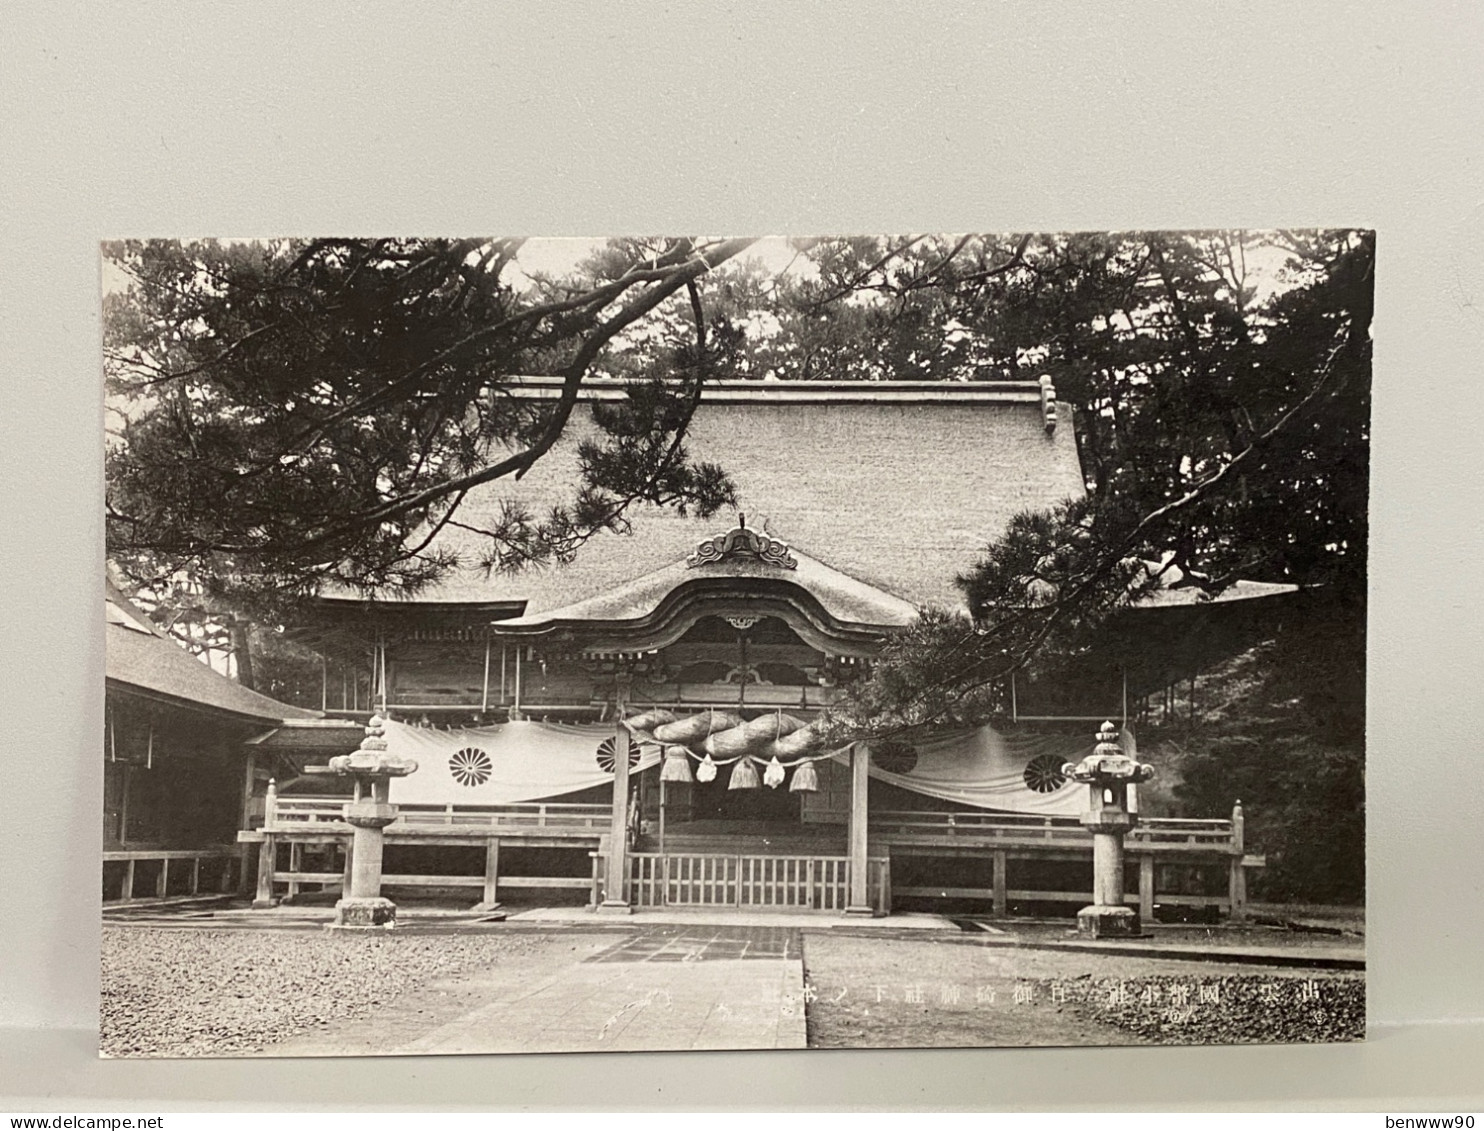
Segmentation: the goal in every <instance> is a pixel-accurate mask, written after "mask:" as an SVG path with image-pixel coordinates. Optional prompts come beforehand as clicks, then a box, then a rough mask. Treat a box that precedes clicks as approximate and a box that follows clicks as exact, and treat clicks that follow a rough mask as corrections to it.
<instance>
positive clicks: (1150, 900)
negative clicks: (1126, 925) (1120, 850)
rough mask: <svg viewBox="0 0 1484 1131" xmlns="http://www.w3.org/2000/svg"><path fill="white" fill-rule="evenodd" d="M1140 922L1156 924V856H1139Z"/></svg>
mask: <svg viewBox="0 0 1484 1131" xmlns="http://www.w3.org/2000/svg"><path fill="white" fill-rule="evenodd" d="M1139 922H1140V923H1145V924H1147V923H1152V922H1154V856H1153V854H1152V853H1149V852H1142V853H1140V854H1139Z"/></svg>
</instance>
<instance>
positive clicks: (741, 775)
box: [236, 378, 1291, 920]
mask: <svg viewBox="0 0 1484 1131" xmlns="http://www.w3.org/2000/svg"><path fill="white" fill-rule="evenodd" d="M560 388H561V385H560V382H559V381H556V380H554V379H543V378H527V379H523V380H521V381H519V382H518V383H517V385H516V387H515V394H514V395H516V396H519V397H526V398H532V399H549V398H554V397H556V396H557V395H558V392H559V390H560ZM622 396H623V392H622V390H621V388H620V387H618V386H617V385H616V384H608V383H604V382H594V383H590V384H588V385H587V386H585V387H584V389H583V390H582V392H581V400H580V403H579V405H578V408H577V410H576V412H575V413H574V416H573V419H572V422H571V423H570V424H569V426H568V429H567V432H566V434H565V435H564V436H563V438H562V440H561V441H560V443H559V445H558V446H557V448H556V449H554V450H553V451H552V452H551V453H550V454H549V455H548V456H546V457H545V458H544V459H542V460H541V461H540V462H539V463H538V464H536V466H535V467H534V468H533V469H532V470H531V472H530V473H529V474H528V475H526V476H525V477H524V478H523V479H521V480H519V481H514V480H500V481H496V482H494V483H490V484H486V485H484V486H483V487H480V488H477V489H476V490H475V491H473V492H471V493H470V495H469V496H468V498H466V499H465V500H464V502H463V504H462V506H461V507H460V508H459V511H458V514H457V523H451V524H448V525H447V526H445V527H444V528H443V529H442V530H441V531H440V532H439V533H438V534H437V537H436V539H435V540H434V542H433V543H432V547H431V548H432V549H436V550H451V551H455V552H457V553H458V554H459V555H460V558H461V560H463V561H464V562H466V563H472V562H475V561H477V560H478V559H479V557H480V555H481V552H482V548H481V545H480V542H481V540H482V537H483V536H482V535H481V534H480V533H479V531H480V530H481V529H487V528H489V527H492V526H493V525H495V524H496V522H498V520H499V517H500V515H501V514H502V513H505V510H506V508H509V507H512V506H513V507H519V508H521V509H522V510H524V511H526V512H527V513H530V514H533V515H536V516H540V515H541V514H542V513H543V511H545V510H546V509H548V508H550V507H551V506H552V505H554V504H556V503H558V502H560V501H562V500H564V499H565V498H566V497H567V494H568V492H570V490H571V485H572V484H573V483H574V482H576V480H577V466H578V464H577V461H578V451H577V448H578V443H579V442H580V441H581V439H582V438H583V437H584V436H587V435H591V434H592V433H593V432H594V430H595V428H596V425H595V424H594V422H593V419H592V406H593V405H594V404H596V403H600V402H603V401H608V400H616V399H618V398H620V397H622ZM686 442H687V446H688V448H689V449H690V452H691V454H692V456H693V458H695V459H698V460H705V461H709V462H714V463H717V464H719V465H720V466H721V467H722V468H723V469H724V470H725V471H726V472H727V473H728V474H729V476H730V477H731V478H732V480H733V482H734V483H735V485H736V488H737V505H736V509H735V511H728V512H726V513H724V514H718V515H716V516H713V517H711V518H706V519H702V518H697V517H695V516H694V515H684V514H681V513H679V512H677V511H675V510H673V509H668V508H665V509H662V508H657V507H650V506H639V507H636V508H634V509H633V511H632V513H631V514H630V515H629V516H628V518H629V526H630V529H629V530H628V531H627V532H625V533H623V534H618V533H609V532H605V533H601V534H599V535H597V536H595V537H594V538H592V539H591V540H590V541H588V542H587V543H586V544H584V545H582V546H581V547H580V548H579V549H578V550H577V552H576V555H575V558H574V559H573V560H572V561H571V562H570V563H566V564H558V565H549V566H536V567H532V568H529V569H527V570H525V571H522V572H519V573H516V574H512V575H505V574H499V573H489V572H486V571H483V570H479V569H474V568H468V567H465V568H459V569H455V570H453V571H451V572H450V573H449V574H448V575H447V576H446V577H445V578H444V579H443V580H442V581H441V582H439V583H438V584H437V585H435V586H433V587H431V588H429V589H427V590H425V591H422V592H420V593H418V594H417V595H416V596H415V597H410V598H402V599H371V598H368V597H366V596H364V595H361V594H355V593H346V592H336V593H325V594H324V595H322V596H321V597H320V598H319V599H318V601H317V603H316V607H315V610H314V613H313V615H312V616H311V617H310V618H309V619H307V620H306V621H305V622H304V623H302V624H298V625H295V626H293V632H294V635H295V636H296V638H297V639H299V640H300V641H302V642H303V643H305V644H307V645H308V646H309V647H311V648H313V649H314V650H315V651H317V652H318V653H319V654H320V655H321V656H322V657H323V667H322V674H323V685H322V694H321V702H320V704H319V707H320V710H319V711H318V712H304V711H294V710H288V711H285V712H283V714H282V716H281V717H279V718H276V719H274V720H272V725H265V726H263V727H262V728H261V729H259V730H257V731H256V732H255V733H252V734H250V735H247V736H246V737H245V739H244V740H242V743H241V747H240V749H241V751H242V754H241V755H240V758H239V760H238V761H237V763H236V772H237V773H239V774H241V775H242V776H241V777H240V778H239V780H240V781H241V782H242V783H243V784H242V795H241V797H240V804H239V809H240V812H241V814H242V820H241V822H240V824H241V827H240V828H239V829H238V830H237V832H236V837H237V840H238V841H239V843H240V844H241V845H243V846H244V848H245V850H246V853H247V855H246V856H245V857H244V859H245V860H246V863H247V865H248V866H247V868H245V869H244V873H243V875H244V877H245V876H246V875H247V874H248V872H249V871H251V872H252V873H254V875H253V878H252V879H251V880H250V881H246V882H249V883H251V885H252V886H253V890H254V892H255V894H256V897H257V901H258V902H259V903H260V904H268V903H272V902H274V901H276V900H278V899H281V898H287V897H295V896H299V895H301V894H303V893H306V892H310V891H318V890H329V891H333V890H335V889H336V888H337V885H339V884H341V883H342V880H343V877H344V876H345V875H346V874H347V868H348V861H347V859H346V855H347V854H346V846H347V845H348V844H349V834H350V830H349V828H348V826H346V825H345V824H344V823H343V820H342V819H341V816H340V812H341V807H342V805H343V803H344V801H345V798H343V797H340V796H338V794H337V793H336V790H337V789H341V788H342V787H340V786H339V785H338V784H337V781H336V780H335V779H333V778H327V777H325V776H316V775H312V774H305V773H304V770H305V769H306V768H307V767H308V766H309V765H310V764H311V763H315V762H322V761H324V758H325V754H326V751H327V750H329V749H330V748H331V747H333V746H335V744H336V743H337V742H338V743H339V744H340V749H341V750H342V751H343V750H347V749H350V748H352V747H354V746H355V744H356V742H357V740H358V739H359V737H360V735H361V734H362V729H361V728H362V727H363V726H364V725H365V724H366V722H367V721H368V720H369V719H370V718H371V717H372V716H373V715H377V716H380V717H381V718H384V719H386V720H387V721H386V723H385V736H386V741H387V745H388V748H389V749H390V750H391V751H392V752H394V753H396V754H399V755H403V756H406V757H409V758H412V759H414V760H415V761H416V762H417V763H418V769H417V771H416V772H414V773H411V774H409V775H408V776H406V777H402V778H398V779H396V780H395V781H393V782H392V783H391V787H390V788H391V794H390V796H391V802H392V803H393V804H395V805H396V806H397V807H398V811H399V815H398V817H397V820H396V822H395V823H394V824H392V825H391V826H389V827H388V828H387V829H386V863H385V874H384V877H383V884H384V886H385V887H386V888H387V889H388V890H389V891H392V892H394V893H395V892H397V891H411V890H421V891H430V890H440V891H450V892H453V893H455V894H457V893H458V892H459V891H461V890H462V891H463V896H464V897H465V898H467V900H468V902H470V903H474V904H477V905H479V906H481V907H486V908H493V907H495V906H497V905H499V904H501V903H503V902H506V901H519V902H529V901H531V900H537V901H555V902H572V903H585V904H587V905H589V906H590V907H592V908H593V909H594V910H595V912H602V911H614V912H623V911H627V910H629V909H634V908H649V907H656V906H688V905H699V906H725V907H734V908H769V909H781V908H788V909H813V910H816V911H820V912H829V913H835V914H851V915H875V916H882V915H888V914H891V913H892V912H893V911H894V910H895V911H900V910H906V909H922V910H939V911H946V912H949V913H956V912H963V913H973V912H975V911H980V912H983V913H986V914H988V913H994V914H999V915H1004V914H1013V913H1016V912H1022V913H1035V914H1044V913H1049V912H1056V911H1058V910H1059V912H1060V913H1067V914H1070V913H1071V912H1073V911H1074V910H1075V909H1076V908H1077V907H1078V906H1079V905H1080V904H1084V903H1087V902H1088V901H1089V899H1090V896H1089V890H1088V889H1089V885H1090V882H1091V881H1090V877H1089V862H1090V860H1091V845H1090V840H1089V837H1088V834H1087V833H1086V831H1085V830H1084V829H1083V828H1082V827H1081V826H1080V825H1079V823H1078V815H1079V814H1080V813H1081V812H1082V810H1083V809H1084V807H1085V805H1086V787H1085V786H1080V785H1078V784H1077V783H1075V782H1070V781H1068V780H1067V778H1066V777H1065V776H1064V774H1063V770H1062V767H1063V766H1064V765H1065V764H1066V763H1068V762H1076V761H1078V760H1079V759H1081V758H1082V757H1083V756H1085V755H1086V754H1088V753H1089V752H1090V751H1091V750H1092V747H1093V745H1094V743H1095V741H1096V737H1095V735H1096V732H1097V730H1098V726H1099V724H1100V723H1102V722H1103V721H1105V720H1107V721H1111V722H1112V723H1113V724H1114V725H1115V726H1116V727H1117V728H1118V729H1119V732H1120V735H1121V739H1120V740H1121V742H1122V743H1123V745H1124V746H1125V747H1126V748H1127V749H1128V751H1129V752H1130V753H1132V752H1133V749H1132V747H1133V744H1134V742H1135V732H1136V730H1137V727H1138V723H1139V718H1140V717H1141V713H1142V712H1143V711H1144V710H1145V708H1146V705H1147V703H1148V702H1149V699H1150V697H1151V696H1159V695H1161V694H1163V693H1165V691H1166V689H1168V688H1169V687H1171V686H1172V685H1173V684H1175V683H1177V682H1178V681H1181V680H1186V679H1189V678H1191V677H1192V676H1194V675H1196V674H1197V673H1198V672H1199V671H1200V670H1201V669H1202V668H1203V667H1207V666H1209V665H1210V664H1211V663H1212V662H1213V661H1215V660H1217V659H1222V658H1225V657H1226V656H1228V655H1231V654H1234V652H1235V651H1239V650H1240V649H1241V648H1242V647H1245V646H1246V645H1247V644H1248V643H1250V642H1251V641H1252V640H1253V639H1256V638H1260V635H1254V634H1260V633H1261V632H1262V631H1264V630H1265V628H1266V627H1269V626H1270V625H1271V618H1272V616H1273V615H1275V611H1276V610H1280V609H1281V606H1282V603H1283V600H1284V598H1285V596H1286V594H1287V593H1288V592H1289V591H1290V590H1291V587H1288V586H1274V585H1260V584H1255V583H1247V582H1241V583H1238V584H1237V585H1236V586H1233V587H1232V588H1230V589H1229V590H1227V591H1226V592H1225V593H1224V594H1222V595H1221V596H1220V597H1218V598H1216V599H1214V600H1207V599H1204V598H1198V597H1197V595H1196V590H1195V589H1194V588H1178V587H1167V588H1165V589H1162V590H1160V591H1159V592H1156V593H1155V594H1154V596H1153V597H1151V598H1150V599H1149V600H1148V601H1146V602H1144V604H1143V605H1142V606H1140V607H1137V608H1132V609H1129V610H1126V611H1125V612H1123V613H1121V614H1120V615H1119V617H1118V618H1117V619H1116V620H1115V622H1114V623H1113V624H1111V625H1110V626H1109V628H1108V632H1107V647H1106V649H1105V650H1104V651H1103V652H1101V653H1100V654H1099V655H1098V656H1096V657H1093V658H1091V659H1089V660H1088V662H1087V663H1086V664H1084V665H1083V666H1082V667H1081V668H1079V670H1077V671H1076V672H1068V673H1064V675H1063V676H1062V677H1059V678H1057V679H1043V680H1042V681H1040V683H1038V684H1021V683H1015V684H1012V685H1011V686H1008V687H1007V688H1005V689H1004V690H1005V692H1006V696H1005V698H1006V703H1007V709H1006V711H1005V714H1004V716H1003V717H1002V718H998V719H996V720H994V721H992V722H991V723H989V724H987V725H984V726H981V727H978V728H976V729H973V730H968V731H958V732H949V731H943V732H937V733H933V734H931V735H930V736H928V737H925V738H923V739H921V740H920V741H918V742H916V743H914V744H913V745H910V746H906V745H900V744H899V745H896V746H893V747H892V748H890V749H880V750H877V751H874V752H873V751H872V750H871V749H870V747H869V746H868V745H867V744H864V743H853V744H850V745H848V746H845V747H843V748H840V749H831V748H828V746H827V745H826V744H825V743H824V741H823V739H822V738H821V736H820V735H819V733H818V731H817V728H815V727H814V726H813V725H812V724H813V723H814V721H815V720H816V719H817V718H818V717H819V716H820V713H821V712H822V711H824V710H825V709H827V708H828V707H829V706H830V705H831V704H832V703H834V702H836V701H837V699H838V697H839V696H840V695H841V694H842V693H843V692H844V690H845V689H846V688H848V686H849V685H850V684H851V682H852V681H854V680H856V679H859V678H862V677H863V675H864V674H865V673H867V672H868V671H869V670H870V665H871V662H872V659H873V657H874V656H876V655H877V653H878V652H879V650H880V649H881V647H882V645H883V644H884V642H886V641H888V640H889V639H890V638H891V637H892V636H893V635H894V634H897V633H900V632H902V631H903V630H904V629H906V628H907V627H908V626H910V625H911V624H912V623H913V621H914V620H915V618H917V617H918V616H919V615H920V613H921V611H922V610H924V609H928V608H943V609H962V608H963V607H964V598H963V595H962V593H961V592H960V590H959V589H958V588H957V586H956V584H955V578H956V577H957V576H958V575H960V574H962V573H964V572H966V571H968V570H969V569H970V568H971V567H972V566H973V564H974V563H975V561H976V559H977V557H978V556H979V555H980V554H981V553H982V551H983V548H984V547H985V546H986V545H987V544H988V543H990V542H991V541H993V540H995V539H996V538H997V537H998V536H999V535H1001V534H1002V533H1003V532H1004V530H1005V528H1006V526H1007V524H1008V523H1009V521H1010V520H1011V518H1012V517H1013V516H1014V515H1016V514H1017V513H1020V512H1022V511H1028V510H1035V509H1040V508H1045V507H1049V506H1051V505H1054V504H1056V503H1059V502H1061V501H1063V500H1065V499H1067V498H1069V497H1074V496H1077V495H1080V494H1081V493H1082V492H1084V490H1085V489H1086V488H1085V480H1084V476H1083V471H1082V467H1081V464H1080V461H1079V456H1078V448H1077V440H1076V436H1075V432H1074V429H1073V427H1072V421H1071V418H1070V411H1069V410H1068V409H1067V408H1066V407H1065V406H1058V405H1057V403H1056V399H1055V392H1054V390H1053V389H1052V387H1051V384H1050V382H1049V381H1046V380H1045V379H1043V380H1042V381H1041V382H1040V383H992V384H991V383H973V384H963V383H955V384H939V383H924V382H882V383H872V384H857V383H840V382H720V383H718V384H716V385H714V386H708V387H707V389H706V390H705V393H704V395H703V398H702V400H701V402H700V405H699V407H698V409H697V411H696V414H695V417H694V420H693V422H692V424H691V427H690V430H689V433H688V435H687V438H686ZM1244 642H1245V643H1244ZM315 716H318V717H315ZM256 721H258V722H261V721H262V720H261V719H258V720H256ZM1127 860H1128V869H1129V872H1128V889H1129V890H1130V891H1137V892H1138V898H1139V904H1140V910H1141V913H1142V914H1143V916H1144V917H1145V919H1146V920H1153V919H1154V918H1156V917H1157V910H1158V909H1160V908H1180V907H1182V906H1185V907H1193V908H1203V909H1214V910H1215V911H1219V912H1221V913H1225V914H1229V915H1231V916H1233V917H1236V918H1240V917H1241V915H1242V913H1243V908H1244V905H1245V898H1246V897H1245V890H1246V879H1245V877H1246V873H1247V870H1248V869H1250V868H1253V867H1258V866H1260V865H1261V863H1262V860H1261V857H1259V856H1255V855H1252V854H1249V853H1248V852H1247V850H1246V846H1245V844H1244V842H1243V830H1242V818H1241V814H1240V811H1239V810H1238V811H1236V812H1226V813H1212V814H1204V815H1201V816H1199V817H1195V818H1186V819H1174V818H1152V817H1151V818H1141V819H1140V820H1139V822H1138V824H1137V825H1136V827H1135V828H1134V830H1133V831H1132V832H1131V833H1130V834H1129V836H1128V837H1127Z"/></svg>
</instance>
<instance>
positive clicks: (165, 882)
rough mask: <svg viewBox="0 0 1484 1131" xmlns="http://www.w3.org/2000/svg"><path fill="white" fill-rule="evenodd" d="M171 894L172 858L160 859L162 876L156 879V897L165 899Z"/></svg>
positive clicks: (164, 857)
mask: <svg viewBox="0 0 1484 1131" xmlns="http://www.w3.org/2000/svg"><path fill="white" fill-rule="evenodd" d="M169 894H170V857H168V856H162V857H160V874H159V876H158V877H156V879H155V897H156V898H157V899H164V898H165V897H166V896H167V895H169Z"/></svg>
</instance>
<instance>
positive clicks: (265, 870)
mask: <svg viewBox="0 0 1484 1131" xmlns="http://www.w3.org/2000/svg"><path fill="white" fill-rule="evenodd" d="M277 850H278V845H277V843H276V842H275V841H274V839H273V834H272V833H264V834H263V843H262V844H260V845H259V846H258V891H257V896H256V897H255V898H254V899H253V901H252V905H253V906H254V907H258V908H263V907H272V906H273V869H274V853H275V852H276V851H277Z"/></svg>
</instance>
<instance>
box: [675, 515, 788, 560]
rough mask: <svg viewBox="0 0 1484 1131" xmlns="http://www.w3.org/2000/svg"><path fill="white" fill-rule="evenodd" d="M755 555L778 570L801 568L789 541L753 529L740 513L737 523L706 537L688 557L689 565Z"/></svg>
mask: <svg viewBox="0 0 1484 1131" xmlns="http://www.w3.org/2000/svg"><path fill="white" fill-rule="evenodd" d="M743 557H747V558H756V559H757V560H758V561H760V562H762V563H763V564H764V565H771V566H777V567H778V568H779V569H798V568H799V562H798V559H797V558H795V557H794V556H793V554H792V553H790V552H789V548H788V543H787V542H780V541H779V540H778V539H777V538H773V537H770V536H769V535H767V534H765V533H763V532H762V531H760V530H750V529H748V526H747V516H746V515H745V514H738V515H737V525H736V526H734V527H733V528H732V529H731V530H728V531H727V532H726V533H725V534H718V535H716V536H715V537H712V538H705V539H703V540H702V541H701V542H700V544H698V545H697V546H696V552H695V553H693V554H691V555H690V556H689V557H687V558H686V559H685V564H686V566H687V568H690V569H694V568H696V567H697V566H703V565H711V564H712V563H714V562H720V561H725V560H726V559H727V558H743Z"/></svg>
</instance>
